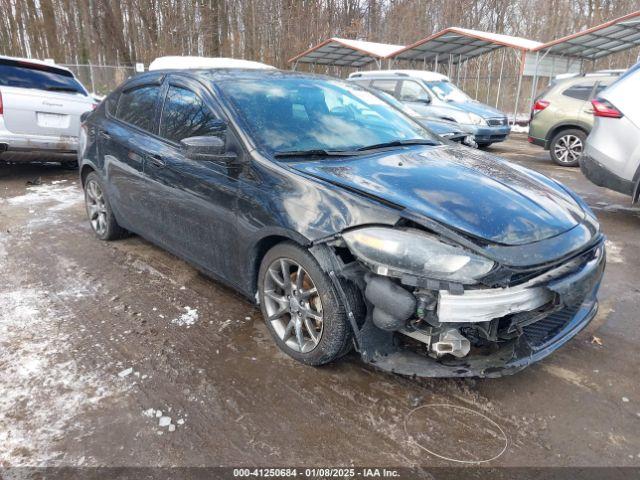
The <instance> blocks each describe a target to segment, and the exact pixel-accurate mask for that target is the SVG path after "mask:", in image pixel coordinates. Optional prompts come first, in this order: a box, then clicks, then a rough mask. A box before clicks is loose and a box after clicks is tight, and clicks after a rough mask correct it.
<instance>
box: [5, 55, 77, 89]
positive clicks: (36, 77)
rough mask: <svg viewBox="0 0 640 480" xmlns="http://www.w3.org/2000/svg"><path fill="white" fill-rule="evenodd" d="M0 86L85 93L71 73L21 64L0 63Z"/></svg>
mask: <svg viewBox="0 0 640 480" xmlns="http://www.w3.org/2000/svg"><path fill="white" fill-rule="evenodd" d="M0 87H19V88H35V89H38V90H47V91H50V92H63V93H64V92H68V93H73V94H77V93H79V94H82V95H85V96H86V95H87V92H86V91H85V89H84V88H83V86H82V85H81V84H80V82H78V81H77V80H76V79H75V78H73V77H72V76H71V74H68V75H65V74H63V73H57V72H54V71H51V70H47V69H46V67H43V69H35V68H30V67H27V66H22V65H11V64H4V63H0Z"/></svg>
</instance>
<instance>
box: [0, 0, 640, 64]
mask: <svg viewBox="0 0 640 480" xmlns="http://www.w3.org/2000/svg"><path fill="white" fill-rule="evenodd" d="M638 8H640V3H639V1H638V0H519V1H512V0H0V22H1V23H2V25H1V28H0V53H2V54H5V55H13V56H21V57H33V58H53V59H54V60H55V61H56V62H57V63H71V64H74V63H75V64H84V63H89V62H91V63H92V64H97V65H114V64H116V65H132V64H133V63H135V62H143V63H145V64H148V63H149V62H150V61H151V60H153V59H154V58H155V57H157V56H161V55H204V56H229V57H237V58H245V59H249V60H258V61H262V62H266V63H269V64H272V65H275V66H277V67H287V66H288V64H287V60H288V59H289V58H291V57H293V56H294V55H296V54H297V53H300V52H301V51H303V50H305V49H307V48H309V47H311V46H313V45H315V44H316V43H318V42H320V41H322V40H324V39H326V38H327V37H330V36H340V37H347V38H358V39H363V40H369V41H377V42H385V43H395V44H407V43H412V42H414V41H416V40H418V39H420V38H423V37H425V36H427V35H430V34H431V33H433V32H435V31H438V30H440V29H443V28H446V27H449V26H459V27H466V28H474V29H479V30H488V31H494V32H498V33H506V34H510V35H517V36H522V37H526V38H531V39H534V40H539V41H548V40H552V39H554V38H557V37H560V36H563V35H566V34H569V33H572V32H575V31H579V30H581V29H584V28H587V27H589V26H593V25H595V24H598V23H601V22H603V21H606V20H609V19H612V18H615V17H617V16H621V15H624V14H626V13H629V12H631V11H633V10H636V9H638Z"/></svg>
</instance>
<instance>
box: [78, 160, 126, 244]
mask: <svg viewBox="0 0 640 480" xmlns="http://www.w3.org/2000/svg"><path fill="white" fill-rule="evenodd" d="M84 203H85V207H86V210H87V215H88V216H89V223H90V224H91V229H92V230H93V232H94V233H95V234H96V236H97V237H98V238H99V239H100V240H117V239H119V238H123V237H125V236H126V235H127V231H126V230H125V229H124V228H122V227H121V226H120V225H118V222H117V221H116V218H115V217H114V215H113V211H112V210H111V205H110V204H109V199H108V198H107V194H106V193H105V189H104V186H103V185H102V182H101V181H100V177H98V174H96V173H95V172H91V173H89V175H87V178H86V179H85V182H84Z"/></svg>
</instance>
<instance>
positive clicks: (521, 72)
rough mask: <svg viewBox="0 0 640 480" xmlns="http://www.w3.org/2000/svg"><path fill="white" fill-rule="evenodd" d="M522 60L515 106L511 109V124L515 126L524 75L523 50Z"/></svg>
mask: <svg viewBox="0 0 640 480" xmlns="http://www.w3.org/2000/svg"><path fill="white" fill-rule="evenodd" d="M521 53H522V58H521V59H520V72H519V73H520V75H519V76H518V87H517V88H516V105H515V108H514V109H513V123H512V125H515V124H516V119H517V117H518V104H519V103H520V89H521V87H522V76H523V75H524V56H525V55H526V54H525V52H524V50H522V52H521Z"/></svg>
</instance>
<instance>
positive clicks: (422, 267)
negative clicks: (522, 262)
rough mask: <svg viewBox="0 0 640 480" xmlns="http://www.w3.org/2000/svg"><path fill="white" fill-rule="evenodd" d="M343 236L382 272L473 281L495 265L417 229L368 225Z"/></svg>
mask: <svg viewBox="0 0 640 480" xmlns="http://www.w3.org/2000/svg"><path fill="white" fill-rule="evenodd" d="M342 237H343V238H344V240H345V242H346V243H347V246H348V247H349V249H350V250H351V253H353V254H354V255H355V256H356V257H357V258H358V259H359V260H361V261H362V262H364V263H365V264H367V265H368V266H370V267H371V268H372V269H373V270H374V271H375V272H376V273H377V274H379V275H387V276H392V277H400V276H402V275H403V274H409V275H416V276H420V277H428V278H434V279H438V280H448V281H452V282H460V283H466V284H473V283H476V281H477V279H478V278H480V277H482V276H483V275H485V274H487V273H488V272H489V271H490V270H491V269H492V268H493V262H492V261H491V260H489V259H487V258H484V257H481V256H479V255H476V254H473V253H470V252H468V251H466V250H463V249H462V248H460V247H454V246H452V245H447V244H445V243H442V242H440V241H439V240H438V239H437V238H436V237H434V236H432V235H429V234H427V233H425V232H422V231H420V230H416V229H397V228H385V227H366V228H359V229H356V230H351V231H349V232H346V233H343V234H342Z"/></svg>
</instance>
